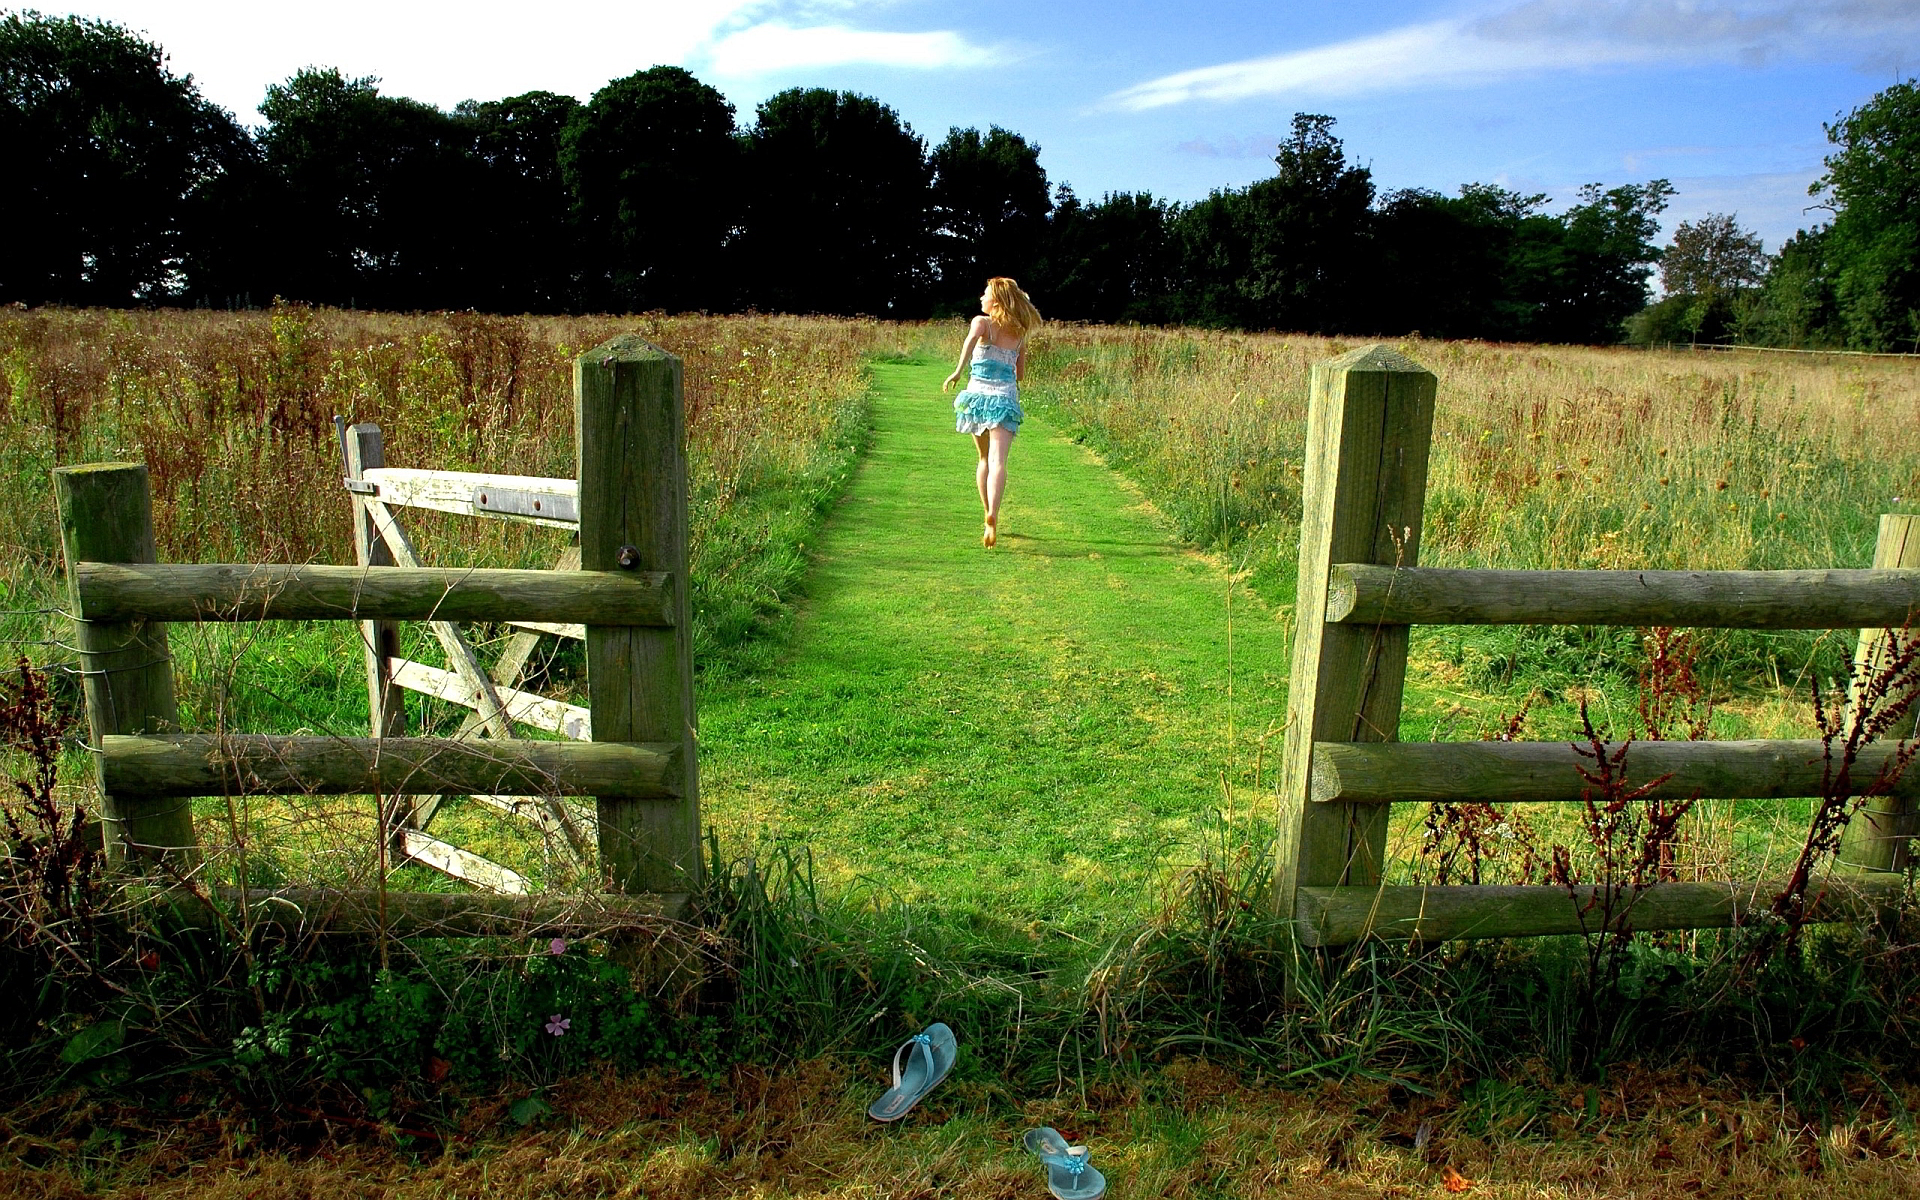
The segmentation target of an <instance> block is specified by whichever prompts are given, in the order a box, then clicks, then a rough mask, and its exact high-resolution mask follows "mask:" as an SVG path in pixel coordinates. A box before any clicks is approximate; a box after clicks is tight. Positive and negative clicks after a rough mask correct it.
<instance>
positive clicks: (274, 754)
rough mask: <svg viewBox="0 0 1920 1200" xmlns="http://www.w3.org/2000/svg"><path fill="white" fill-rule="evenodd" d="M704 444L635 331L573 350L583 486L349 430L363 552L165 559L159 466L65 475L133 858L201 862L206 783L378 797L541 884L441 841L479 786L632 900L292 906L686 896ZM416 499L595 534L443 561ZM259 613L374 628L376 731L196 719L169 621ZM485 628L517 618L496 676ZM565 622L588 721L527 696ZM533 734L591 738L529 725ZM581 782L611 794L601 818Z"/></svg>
mask: <svg viewBox="0 0 1920 1200" xmlns="http://www.w3.org/2000/svg"><path fill="white" fill-rule="evenodd" d="M685 444H686V426H685V412H684V405H683V400H682V388H681V366H680V361H679V360H678V359H676V358H674V357H673V356H672V355H669V354H667V353H665V352H664V351H662V350H660V349H658V348H657V347H655V346H652V345H650V344H648V343H647V342H645V341H643V340H641V339H639V338H637V337H631V336H629V337H619V338H615V339H613V340H612V341H609V342H607V343H605V344H604V345H601V346H599V347H596V348H595V349H593V350H591V351H588V352H587V353H585V354H583V355H581V356H580V357H579V358H577V359H576V360H575V362H574V449H575V457H576V462H577V464H578V476H579V477H578V480H577V481H576V480H545V479H531V478H524V477H517V476H496V475H469V474H460V473H455V472H440V471H416V470H405V469H400V468H388V467H386V466H385V463H384V459H383V457H382V455H383V450H382V446H381V441H380V432H379V430H378V428H377V427H375V426H371V425H358V426H354V427H353V428H352V429H350V430H346V431H345V447H344V449H345V451H346V456H347V472H346V476H347V478H346V487H347V490H348V492H349V493H351V495H352V497H353V503H354V507H355V521H354V531H355V550H356V553H357V556H358V560H359V565H357V566H352V567H336V566H261V565H248V564H238V565H236V564H212V565H201V564H160V563H157V562H156V561H155V560H156V554H155V548H154V539H153V522H152V497H151V495H150V493H149V489H148V483H147V472H146V468H145V467H144V466H140V465H134V464H124V463H104V464H95V465H89V466H81V467H67V468H61V469H59V470H57V471H55V472H54V486H55V495H56V499H57V501H58V504H59V509H60V523H61V532H62V539H63V548H64V550H65V554H66V559H67V564H68V582H69V587H70V600H71V604H72V611H73V614H74V617H75V625H76V645H77V647H78V649H79V651H80V656H81V662H82V670H83V672H84V680H85V690H86V701H87V714H88V721H89V726H90V732H91V737H92V741H91V745H92V749H93V751H94V758H95V762H96V764H97V767H98V771H99V783H100V789H101V793H102V796H103V809H104V818H105V831H106V832H105V836H106V843H107V851H108V855H109V858H110V860H111V861H113V862H114V863H116V864H118V865H121V866H126V867H142V866H144V867H147V868H158V869H159V873H161V874H163V875H166V876H169V877H171V878H172V879H174V880H176V881H177V880H179V879H182V878H186V877H190V876H191V875H192V874H193V872H194V871H195V869H196V868H197V866H198V864H199V860H200V848H199V845H198V842H197V839H196V837H195V833H194V827H193V819H192V800H193V798H194V797H196V796H206V795H240V794H257V795H295V794H300V795H325V794H355V795H373V796H376V797H378V798H380V811H381V823H382V827H383V828H382V836H383V837H388V838H390V839H391V840H392V844H393V847H394V849H395V850H396V851H398V852H399V853H400V854H403V855H405V856H406V857H409V858H414V859H417V860H419V861H423V862H426V863H428V864H429V865H433V866H436V867H438V868H439V869H441V870H444V871H447V872H448V873H449V874H454V875H456V876H459V877H461V878H465V879H467V880H468V881H469V882H473V883H475V884H478V885H480V886H482V887H487V888H490V889H492V890H495V891H502V892H518V891H522V890H524V887H523V886H522V884H521V882H520V881H519V877H518V876H517V875H515V874H514V873H513V872H511V871H507V870H506V869H505V868H503V867H499V866H498V865H497V864H492V863H488V862H487V861H486V860H484V859H481V858H479V857H478V856H477V855H472V854H469V853H467V852H466V851H463V850H460V849H459V848H458V847H454V846H451V845H449V844H447V843H445V842H441V841H440V840H439V839H436V838H433V837H432V836H431V835H429V834H427V833H426V826H427V823H428V822H429V821H430V820H431V819H432V815H433V812H434V810H435V808H436V807H437V805H438V804H439V802H440V800H441V798H443V797H446V796H454V795H469V796H476V797H479V798H481V799H482V800H484V801H487V802H490V803H494V804H496V805H497V806H499V807H502V808H505V809H507V810H509V811H514V812H520V813H523V814H527V815H532V816H534V817H535V818H536V819H537V820H539V821H541V823H542V824H543V825H545V826H546V827H547V828H548V829H549V830H552V831H557V832H559V833H560V834H562V835H563V836H564V837H565V838H566V840H567V841H568V843H569V845H570V846H571V847H572V848H573V849H574V850H575V851H577V852H579V853H581V854H582V855H583V856H585V855H587V854H590V853H593V852H594V851H597V855H598V862H599V870H600V875H601V879H602V883H603V885H604V886H605V888H606V889H607V890H608V891H610V892H612V893H617V894H620V895H622V896H624V897H625V898H626V901H625V902H624V904H617V905H613V906H612V907H609V905H608V904H606V903H601V904H598V905H594V906H589V907H588V908H586V909H578V908H576V907H569V906H568V905H566V904H565V903H563V902H557V901H556V900H555V899H553V898H545V899H543V898H537V897H523V896H460V897H437V896H427V895H417V896H411V897H409V896H406V895H404V894H399V893H387V892H385V891H384V890H382V891H381V892H380V894H379V896H378V902H377V904H376V903H374V902H372V901H370V900H368V899H367V898H366V897H364V896H354V895H348V894H331V895H328V896H326V897H320V896H319V894H318V893H309V892H301V893H298V894H297V895H295V894H294V893H287V894H286V895H283V896H281V897H280V898H281V899H287V898H288V897H293V898H295V899H298V900H300V901H301V902H303V904H304V903H307V902H314V901H317V900H324V903H325V904H326V905H327V906H329V907H330V909H331V911H332V912H333V913H334V914H335V915H338V916H342V917H343V918H345V917H350V916H351V915H353V914H360V915H365V914H366V913H370V912H375V911H377V912H378V913H379V914H381V919H382V921H383V922H386V923H388V924H389V925H393V924H396V923H397V924H399V925H401V926H406V927H409V928H413V929H417V930H435V931H440V932H449V933H472V932H494V933H497V932H524V931H526V930H529V929H534V928H539V929H547V928H562V927H568V926H570V925H579V924H584V925H601V926H604V925H606V924H608V923H609V922H617V921H618V920H619V919H621V917H622V915H623V914H625V915H634V914H654V913H660V912H672V911H677V909H678V907H679V906H680V905H681V904H682V903H684V900H685V898H686V896H687V894H688V893H689V892H691V891H692V890H693V889H694V888H695V887H696V886H697V885H698V883H699V881H700V876H701V841H700V806H699V772H698V766H697V761H696V756H695V711H694V703H693V658H692V643H691V629H690V608H689V596H688V588H687V550H688V541H687V467H686V452H685ZM401 505H407V506H414V507H425V508H435V509H442V510H446V511H453V512H466V513H473V514H476V515H486V516H499V517H503V518H505V519H512V520H531V521H535V522H537V523H540V524H545V525H552V526H557V527H562V528H569V529H577V531H578V545H577V546H576V547H574V548H572V549H570V550H568V551H567V553H566V554H565V555H563V556H562V560H561V562H560V563H559V564H557V568H556V569H555V570H552V571H525V570H485V569H434V568H431V567H426V566H423V565H421V563H420V562H419V559H418V557H417V555H416V554H415V553H414V551H413V548H412V546H411V545H410V543H409V542H408V541H407V539H406V536H405V534H404V533H403V532H401V530H400V526H399V524H398V522H397V521H396V520H395V519H394V516H393V513H392V507H394V506H401ZM262 620H303V621H306V620H344V621H357V622H360V623H361V624H362V629H363V634H364V641H365V645H366V667H367V686H368V699H369V706H370V712H371V717H372V728H371V729H370V730H369V735H370V736H368V737H365V738H357V737H311V736H302V737H285V736H264V735H219V736H215V735H207V734H189V733H182V732H180V731H179V720H178V712H177V709H176V705H175V700H174V692H173V675H172V662H171V658H170V655H169V651H168V638H167V623H168V622H175V621H262ZM401 621H427V622H430V623H431V627H432V629H433V632H434V634H435V636H436V637H437V639H438V640H439V641H440V643H441V645H442V647H443V648H444V649H445V651H446V654H447V659H448V663H449V668H448V669H445V670H443V669H440V668H434V667H429V666H426V665H424V664H420V663H415V662H410V661H408V660H406V659H404V658H402V657H401V656H400V654H399V638H398V628H397V624H396V623H397V622H401ZM463 621H491V622H506V623H508V624H511V625H515V626H519V627H520V628H519V632H518V634H517V635H516V636H515V637H514V638H512V639H510V641H509V644H508V648H507V650H506V652H505V653H504V654H503V655H502V658H501V660H500V662H498V663H496V664H495V666H494V669H493V670H492V672H491V673H489V672H487V671H484V670H483V669H482V667H481V664H480V662H479V660H478V658H477V656H476V655H475V653H474V651H473V648H472V646H471V645H470V644H469V643H468V642H467V641H466V639H465V638H464V637H463V636H462V635H461V633H460V631H459V628H458V623H459V622H463ZM542 635H558V636H571V637H577V638H580V639H582V640H584V641H585V643H586V652H587V686H588V691H589V697H590V711H591V714H592V715H591V719H590V720H589V718H588V716H587V713H588V711H589V710H587V709H582V708H579V707H577V706H573V705H566V704H562V703H560V702H558V701H554V700H549V699H546V698H543V697H539V696H534V695H532V694H530V693H526V692H521V691H518V690H516V689H515V688H514V687H513V686H512V685H513V684H514V683H515V682H517V680H518V676H519V673H520V671H521V670H522V668H523V667H524V664H525V663H526V661H527V658H528V656H529V655H530V654H531V653H532V650H533V648H534V644H535V640H536V639H537V638H538V637H540V636H542ZM408 689H410V690H414V691H419V692H424V693H427V694H431V695H436V696H440V697H442V698H446V699H450V700H453V701H455V702H456V703H460V704H462V705H463V706H465V707H467V708H470V709H471V710H473V712H472V715H471V716H470V718H469V719H468V720H467V722H466V724H465V726H464V727H463V728H462V730H461V732H460V735H459V736H456V737H453V738H428V737H408V736H406V734H407V727H406V712H405V706H404V704H403V703H402V692H403V690H408ZM515 724H527V725H532V726H536V727H540V728H545V729H548V730H551V731H554V732H559V733H562V734H565V735H567V736H569V737H572V738H575V739H577V740H574V741H564V742H554V741H536V740H526V739H522V738H515V737H514V736H513V732H514V730H513V726H514V725H515ZM482 734H485V735H487V736H486V738H485V740H477V739H478V736H479V735H482ZM589 739H590V740H589ZM569 797H592V808H591V809H587V808H585V807H584V806H583V805H580V804H579V803H577V802H575V801H572V800H570V799H568V798H569ZM589 831H591V842H590V841H589ZM247 898H249V899H252V900H255V901H265V900H268V899H272V898H273V897H271V896H266V895H249V896H248V897H247ZM176 900H178V896H176ZM183 903H184V902H183ZM189 907H191V904H189ZM255 907H258V908H259V911H261V912H268V911H270V910H271V906H255ZM283 907H284V906H283ZM293 907H296V908H298V907H300V906H299V905H295V906H293Z"/></svg>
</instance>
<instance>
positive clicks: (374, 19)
mask: <svg viewBox="0 0 1920 1200" xmlns="http://www.w3.org/2000/svg"><path fill="white" fill-rule="evenodd" d="M882 3H884V0H882ZM878 6H880V5H877V4H876V3H875V2H874V0H543V2H542V3H537V4H529V3H526V2H525V0H327V3H325V4H320V5H312V4H307V5H301V4H271V5H262V4H260V3H258V2H257V0H76V4H75V7H76V11H77V12H78V14H79V15H81V16H86V17H95V18H101V19H105V20H109V21H113V22H115V23H117V24H121V25H125V26H127V27H128V28H130V29H133V30H135V31H137V32H140V33H143V34H144V35H145V36H146V37H148V38H149V39H150V40H152V41H155V42H158V43H159V44H160V46H161V47H162V48H164V49H165V50H166V51H167V53H168V56H169V59H170V65H171V67H172V69H173V70H174V71H175V72H177V73H181V74H192V75H193V76H194V78H195V79H196V80H197V81H198V83H199V85H200V88H201V92H202V94H204V95H205V96H207V97H208V98H209V99H211V100H212V101H214V102H215V103H216V104H219V105H221V106H223V107H225V108H227V109H229V110H231V111H232V112H234V113H235V114H236V115H237V116H239V117H240V118H241V119H242V120H243V121H255V120H258V117H257V116H256V115H255V108H256V106H257V105H258V104H259V103H260V101H261V99H262V98H263V97H264V96H265V95H266V90H267V85H269V84H273V83H279V82H281V81H282V80H285V79H286V78H287V77H288V76H290V75H292V74H293V73H294V72H296V71H298V70H300V69H302V68H303V67H309V66H325V67H339V68H340V69H341V70H342V71H344V72H346V73H347V74H349V75H355V76H358V75H373V76H377V77H378V78H379V79H380V81H381V84H380V86H381V90H382V91H383V92H385V93H387V94H388V95H397V96H411V97H413V98H414V99H417V100H425V101H427V102H429V103H432V104H438V105H441V106H443V107H450V106H452V105H454V104H456V103H458V102H459V101H461V100H466V99H478V100H490V99H495V98H498V97H501V96H511V95H515V94H517V93H520V92H526V91H533V90H535V89H543V90H547V91H555V92H563V93H566V94H569V95H573V96H578V97H580V98H582V99H585V98H586V97H588V96H590V95H592V94H593V93H594V92H595V91H596V90H598V89H599V88H601V87H602V86H604V85H605V84H606V83H607V81H608V80H610V79H617V78H620V77H621V76H624V75H630V74H632V73H633V72H635V71H641V70H645V69H646V68H648V67H651V66H654V65H656V64H660V63H674V64H681V65H689V66H694V67H696V68H697V69H699V70H702V71H705V70H707V69H709V68H711V69H712V70H713V71H714V73H716V74H726V75H730V76H733V77H736V78H737V77H747V76H753V75H758V74H763V73H766V72H769V71H775V70H781V69H788V68H808V67H828V66H838V65H842V64H849V63H874V64H882V65H888V66H898V67H909V68H922V69H931V68H941V67H963V66H973V65H977V64H979V63H981V62H984V61H985V60H986V57H987V52H986V51H985V50H983V49H981V48H980V47H978V46H976V45H974V44H973V43H971V42H968V41H967V40H966V39H965V38H963V37H961V36H960V35H959V34H957V33H952V32H944V31H936V32H927V33H886V32H873V31H868V30H862V29H857V28H853V27H851V26H850V25H848V24H846V23H844V22H848V21H852V20H854V19H855V17H856V15H857V14H858V13H859V12H861V11H863V10H871V9H873V8H875V7H878ZM41 7H43V8H46V7H50V6H46V5H42V6H41ZM791 22H798V27H796V25H795V24H793V23H791Z"/></svg>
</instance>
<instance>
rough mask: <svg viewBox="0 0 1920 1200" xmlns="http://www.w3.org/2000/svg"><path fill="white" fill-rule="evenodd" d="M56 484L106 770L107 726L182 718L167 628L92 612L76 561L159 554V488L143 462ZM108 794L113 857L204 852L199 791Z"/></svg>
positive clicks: (67, 476)
mask: <svg viewBox="0 0 1920 1200" xmlns="http://www.w3.org/2000/svg"><path fill="white" fill-rule="evenodd" d="M53 493H54V500H55V503H56V504H57V505H58V506H59V510H60V545H61V550H62V551H63V552H64V553H65V554H66V559H67V586H68V604H69V608H70V610H71V611H72V612H73V613H74V617H75V619H74V645H75V646H76V647H77V648H78V649H79V651H80V668H81V671H82V672H83V676H82V678H83V681H84V686H85V690H86V697H87V725H88V728H89V730H90V732H91V736H92V744H93V747H94V751H95V754H94V763H95V768H96V770H98V769H99V768H100V766H101V757H100V754H99V751H100V748H101V747H102V745H103V744H104V743H103V742H102V740H101V739H102V738H104V737H106V736H107V735H108V734H115V733H133V734H140V733H172V732H175V731H176V730H177V729H178V726H179V723H180V721H179V709H178V707H177V706H176V704H175V702H174V694H173V656H172V653H171V651H170V650H169V648H168V645H167V627H166V626H165V625H164V624H161V623H159V622H155V621H143V620H134V621H88V620H86V619H85V616H86V614H85V610H84V609H83V608H82V607H81V604H80V592H79V588H78V586H77V584H76V583H75V579H74V564H75V563H81V562H106V563H151V562H154V561H156V554H155V549H154V541H153V495H152V492H151V490H150V489H149V487H148V482H147V468H146V466H145V465H144V464H141V463H92V464H89V465H86V466H78V467H60V468H57V469H55V471H54V472H53ZM101 796H102V800H101V803H102V807H103V808H104V809H105V812H104V813H103V814H102V815H103V816H104V818H105V821H106V847H107V860H108V862H110V863H113V864H115V865H121V864H124V863H126V862H127V861H128V860H129V859H147V860H155V861H161V862H165V863H166V864H167V865H168V866H170V867H172V868H173V869H176V870H187V869H190V868H191V867H192V866H193V865H194V864H195V863H197V862H198V861H199V857H200V847H199V842H198V841H197V840H196V838H195V836H194V832H193V801H192V800H190V799H182V798H179V797H152V796H139V795H126V794H115V793H113V792H109V791H107V790H106V789H105V787H104V785H103V786H102V789H101Z"/></svg>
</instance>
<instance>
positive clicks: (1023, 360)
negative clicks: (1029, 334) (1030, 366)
mask: <svg viewBox="0 0 1920 1200" xmlns="http://www.w3.org/2000/svg"><path fill="white" fill-rule="evenodd" d="M1026 377H1027V344H1026V342H1024V341H1023V342H1021V343H1020V353H1018V354H1016V355H1014V356H1013V381H1014V382H1015V383H1020V382H1022V381H1024V380H1025V379H1026Z"/></svg>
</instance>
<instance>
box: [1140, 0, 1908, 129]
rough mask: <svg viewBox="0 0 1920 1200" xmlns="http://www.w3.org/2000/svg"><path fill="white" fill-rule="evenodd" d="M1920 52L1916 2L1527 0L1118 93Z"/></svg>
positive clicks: (1215, 92) (1202, 95)
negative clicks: (1906, 51)
mask: <svg viewBox="0 0 1920 1200" xmlns="http://www.w3.org/2000/svg"><path fill="white" fill-rule="evenodd" d="M1903 47H1904V48H1905V50H1920V4H1916V3H1914V0H1746V2H1729V3H1695V2H1692V0H1525V2H1524V3H1521V4H1518V5H1514V6H1512V7H1508V8H1505V9H1501V10H1499V11H1495V12H1482V13H1480V14H1476V15H1472V16H1463V17H1458V18H1453V19H1449V20H1442V21H1432V22H1427V23H1423V24H1418V25H1407V26H1402V27H1401V28H1399V29H1393V30H1389V31H1387V32H1385V33H1379V34H1373V35H1371V36H1368V37H1362V38H1354V39H1351V40H1349V41H1344V42H1335V43H1332V44H1329V45H1325V46H1316V47H1314V48H1312V49H1309V50H1300V51H1295V52H1292V53H1287V54H1275V55H1270V56H1266V57H1262V58H1249V59H1241V60H1238V61H1235V62H1229V63H1222V64H1219V65H1217V66H1211V67H1201V68H1198V69H1196V70H1191V71H1181V72H1178V73H1176V74H1172V75H1163V76H1161V77H1160V78H1158V79H1150V80H1148V81H1146V82H1145V83H1140V84H1136V85H1134V86H1133V87H1130V88H1126V89H1124V90H1122V91H1119V92H1116V93H1114V94H1113V95H1111V96H1109V97H1108V98H1107V103H1108V105H1109V106H1111V107H1116V108H1122V109H1129V110H1133V111H1140V110H1144V109H1150V108H1164V107H1166V106H1168V105H1174V104H1187V103H1192V102H1195V101H1214V102H1230V101H1234V100H1244V99H1249V98H1252V97H1255V96H1282V95H1284V96H1298V97H1303V98H1304V97H1320V96H1353V95H1361V94H1366V93H1374V92H1384V91H1399V90H1408V89H1414V88H1421V87H1431V86H1435V85H1465V84H1473V83H1482V82H1487V81H1490V80H1495V79H1501V78H1507V77H1511V76H1516V75H1537V74H1541V73H1544V72H1548V71H1556V70H1580V69H1591V68H1598V67H1620V66H1634V65H1640V64H1646V63H1654V62H1668V63H1708V62H1738V63H1747V64H1758V63H1762V62H1767V61H1770V60H1773V59H1776V58H1783V57H1784V58H1794V59H1810V60H1817V61H1833V60H1835V59H1841V60H1850V61H1854V62H1858V63H1865V62H1870V61H1880V60H1883V59H1885V58H1886V57H1887V56H1888V55H1889V54H1890V53H1895V54H1897V53H1901V52H1905V50H1903V49H1902V48H1903Z"/></svg>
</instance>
